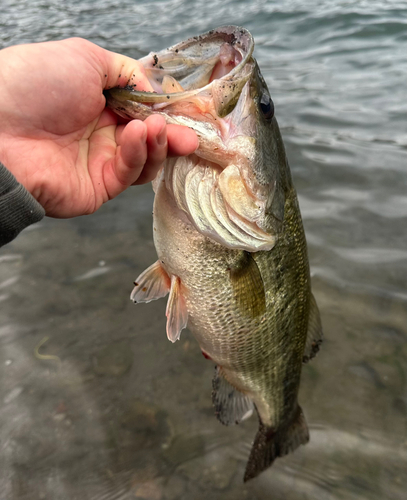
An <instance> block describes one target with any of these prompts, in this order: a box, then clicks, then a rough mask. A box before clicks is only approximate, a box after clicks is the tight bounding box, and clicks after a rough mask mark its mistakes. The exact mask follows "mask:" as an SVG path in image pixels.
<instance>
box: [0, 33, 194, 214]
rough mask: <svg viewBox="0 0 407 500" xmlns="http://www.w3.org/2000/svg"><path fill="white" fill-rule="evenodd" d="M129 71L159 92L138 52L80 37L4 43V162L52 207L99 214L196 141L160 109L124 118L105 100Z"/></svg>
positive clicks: (0, 69) (0, 87) (0, 106)
mask: <svg viewBox="0 0 407 500" xmlns="http://www.w3.org/2000/svg"><path fill="white" fill-rule="evenodd" d="M129 79H131V82H130V83H131V84H132V85H134V84H136V86H137V89H138V90H147V91H152V88H151V86H150V84H149V82H148V80H147V78H146V76H145V74H144V70H143V67H142V66H141V64H140V63H138V62H137V61H136V60H133V59H130V58H128V57H125V56H122V55H119V54H115V53H113V52H109V51H107V50H104V49H102V48H101V47H99V46H97V45H94V44H93V43H91V42H89V41H87V40H83V39H80V38H72V39H68V40H62V41H58V42H45V43H38V44H29V45H19V46H14V47H9V48H7V49H4V50H1V51H0V95H1V100H0V161H1V162H3V163H4V165H5V166H6V167H7V168H8V169H9V170H10V171H11V172H12V173H13V174H14V176H15V177H16V178H17V180H18V181H19V182H20V183H21V184H23V185H24V186H25V187H26V189H27V190H28V191H29V192H30V193H31V194H32V195H33V196H34V198H36V199H37V201H39V203H40V204H41V205H42V206H43V207H44V209H45V211H46V213H47V215H49V216H53V217H73V216H76V215H84V214H89V213H93V212H94V211H95V210H97V209H98V208H99V207H100V206H101V205H102V204H103V203H105V202H106V201H108V200H110V199H112V198H114V197H115V196H117V195H118V194H120V193H121V192H122V191H124V190H125V189H126V188H127V187H128V186H130V185H133V184H142V183H146V182H149V181H151V180H152V179H154V177H155V175H156V173H157V171H158V170H159V168H160V167H161V165H162V163H163V161H164V160H165V158H166V157H167V155H169V156H183V155H187V154H190V153H192V152H193V151H194V150H195V149H196V148H197V146H198V139H197V137H196V134H195V132H193V131H192V130H190V129H188V128H186V127H181V126H178V125H166V123H165V120H164V118H163V117H161V116H158V115H153V116H150V117H148V118H147V119H146V120H145V121H144V122H141V121H139V120H133V121H130V122H129V123H127V124H124V123H123V120H122V119H121V118H119V117H118V116H117V115H115V114H114V113H113V112H112V111H111V110H110V109H107V108H105V97H104V95H103V90H104V89H106V88H111V87H116V86H123V87H124V86H125V85H126V84H127V83H128V81H129Z"/></svg>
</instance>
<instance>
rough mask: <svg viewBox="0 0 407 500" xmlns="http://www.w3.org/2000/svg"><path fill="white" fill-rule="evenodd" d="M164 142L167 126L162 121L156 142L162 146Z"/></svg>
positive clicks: (165, 140)
mask: <svg viewBox="0 0 407 500" xmlns="http://www.w3.org/2000/svg"><path fill="white" fill-rule="evenodd" d="M166 142H167V127H166V124H165V123H164V125H163V128H162V129H161V130H160V132H158V134H157V144H158V145H159V146H164V145H165V143H166Z"/></svg>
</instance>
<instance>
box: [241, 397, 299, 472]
mask: <svg viewBox="0 0 407 500" xmlns="http://www.w3.org/2000/svg"><path fill="white" fill-rule="evenodd" d="M308 441H309V432H308V426H307V422H306V421H305V417H304V414H303V413H302V410H301V407H300V406H298V411H297V413H296V416H295V417H294V419H293V420H292V421H291V423H290V425H289V426H288V427H284V428H282V429H281V428H279V429H276V430H275V429H274V428H273V427H267V426H265V425H264V424H263V423H262V422H261V420H260V427H259V430H258V432H257V434H256V437H255V439H254V443H253V447H252V451H251V452H250V456H249V460H248V462H247V466H246V472H245V475H244V482H246V481H248V480H249V479H253V478H254V477H256V476H258V475H259V474H260V472H262V471H264V470H265V469H267V468H268V467H270V465H271V464H272V463H273V462H274V460H275V459H276V458H277V457H283V456H284V455H287V454H288V453H290V452H291V451H294V450H295V449H296V448H298V446H300V444H306V443H308Z"/></svg>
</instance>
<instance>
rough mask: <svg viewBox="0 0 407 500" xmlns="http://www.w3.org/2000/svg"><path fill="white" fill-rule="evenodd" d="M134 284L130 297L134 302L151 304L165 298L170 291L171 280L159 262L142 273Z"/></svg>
mask: <svg viewBox="0 0 407 500" xmlns="http://www.w3.org/2000/svg"><path fill="white" fill-rule="evenodd" d="M134 284H135V287H134V288H133V291H132V292H131V295H130V299H131V300H132V301H133V302H151V301H152V300H156V299H160V298H161V297H165V296H166V295H167V293H168V292H169V290H170V278H169V276H168V274H167V273H166V272H165V270H164V269H163V267H162V266H161V263H160V261H159V260H157V262H154V264H152V265H151V266H150V267H148V268H147V269H146V270H145V271H144V272H142V273H141V274H140V276H139V277H138V278H137V279H136V281H135V282H134Z"/></svg>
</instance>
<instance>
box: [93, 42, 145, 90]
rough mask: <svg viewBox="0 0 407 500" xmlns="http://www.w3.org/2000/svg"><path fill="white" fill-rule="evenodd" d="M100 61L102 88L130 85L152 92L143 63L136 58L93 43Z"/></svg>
mask: <svg viewBox="0 0 407 500" xmlns="http://www.w3.org/2000/svg"><path fill="white" fill-rule="evenodd" d="M95 48H96V55H97V57H98V59H99V61H100V71H101V78H102V82H103V89H110V88H112V87H125V86H126V85H131V86H132V87H134V88H136V89H137V90H141V91H147V92H153V87H152V86H151V84H150V82H149V81H148V78H147V76H146V72H145V69H144V67H143V65H142V64H141V63H140V62H139V61H137V60H136V59H132V58H131V57H127V56H124V55H122V54H117V53H116V52H111V51H110V50H106V49H103V48H102V47H99V46H98V45H95Z"/></svg>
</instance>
